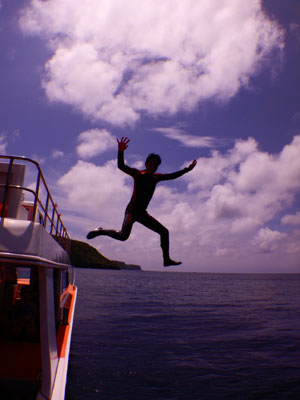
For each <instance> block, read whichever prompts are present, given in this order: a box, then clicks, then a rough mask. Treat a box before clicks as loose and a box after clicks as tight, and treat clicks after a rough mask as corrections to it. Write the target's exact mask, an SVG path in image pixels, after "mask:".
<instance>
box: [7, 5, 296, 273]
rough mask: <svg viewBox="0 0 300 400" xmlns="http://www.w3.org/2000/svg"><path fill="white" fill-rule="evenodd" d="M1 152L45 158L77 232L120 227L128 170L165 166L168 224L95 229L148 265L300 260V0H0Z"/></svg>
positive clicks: (160, 192) (104, 248)
mask: <svg viewBox="0 0 300 400" xmlns="http://www.w3.org/2000/svg"><path fill="white" fill-rule="evenodd" d="M0 46H1V52H0V153H2V154H10V155H22V156H26V157H30V158H34V159H35V160H37V161H38V162H39V163H40V165H41V168H42V171H43V173H44V176H45V178H46V181H47V183H48V186H49V188H50V190H51V193H52V195H53V197H54V199H55V200H56V201H57V203H58V208H59V210H60V212H61V214H62V219H63V221H64V223H65V225H66V226H67V228H68V232H69V234H70V236H71V237H72V238H73V239H77V240H82V241H87V240H86V234H87V232H88V231H90V230H91V229H94V228H96V227H98V226H102V227H104V228H110V229H117V230H118V229H120V228H121V224H122V220H123V216H124V211H125V208H126V205H127V203H128V202H129V200H130V196H131V192H132V187H133V181H132V178H131V177H130V176H127V175H126V174H124V173H122V172H121V171H120V170H118V168H117V162H116V157H117V141H116V139H117V138H121V137H122V136H126V137H128V138H130V143H129V147H128V149H127V150H126V152H125V160H126V163H127V164H128V165H130V166H133V167H135V168H139V169H142V168H143V165H144V161H145V159H146V157H147V155H148V154H149V153H152V152H154V153H158V154H160V156H161V158H162V164H161V165H160V168H159V172H162V173H166V172H173V171H177V170H179V169H181V168H183V167H186V166H187V165H189V163H190V162H191V161H192V160H193V159H196V160H197V166H196V167H195V169H194V170H193V171H191V172H189V173H188V174H186V175H184V176H183V177H181V178H179V179H177V180H174V181H170V182H163V183H160V184H159V185H158V186H157V189H156V192H155V194H154V197H153V199H152V201H151V203H150V205H149V207H148V212H149V213H150V214H151V215H153V216H154V217H155V218H157V219H158V220H159V221H161V222H162V223H163V224H164V225H165V226H166V227H167V228H168V229H169V232H170V252H171V257H172V258H174V259H175V260H180V261H182V265H180V266H177V267H170V268H169V269H166V268H164V267H163V266H162V256H161V249H160V245H159V236H158V235H157V234H155V233H154V232H151V231H149V230H147V229H146V228H145V227H143V226H141V225H139V224H138V223H136V224H135V225H134V227H133V230H132V234H131V236H130V238H129V239H128V241H126V242H118V241H115V240H113V239H111V238H107V237H98V238H96V239H93V240H92V241H87V242H88V243H89V244H91V245H93V246H94V247H96V248H97V249H98V250H99V251H100V252H101V253H102V254H103V255H104V256H106V257H108V258H110V259H114V260H122V261H125V262H126V263H129V264H139V265H141V266H142V268H143V269H144V270H157V271H166V270H168V271H170V270H172V271H179V272H237V273H248V272H249V273H258V272H266V273H274V272H275V273H293V272H297V273H299V272H300V73H299V71H300V2H299V0H286V1H282V0H265V1H258V0H247V1H246V2H245V1H240V0H214V1H211V0H198V1H195V0H185V1H180V0H159V1H158V0H130V1H128V0H114V1H112V0H82V1H77V0H46V1H41V0H32V1H29V0H0Z"/></svg>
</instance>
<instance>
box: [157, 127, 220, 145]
mask: <svg viewBox="0 0 300 400" xmlns="http://www.w3.org/2000/svg"><path fill="white" fill-rule="evenodd" d="M154 130H155V131H157V132H161V133H163V134H164V135H165V136H166V137H167V138H169V139H173V140H178V141H179V142H180V143H181V144H182V145H183V146H186V147H219V146H223V145H224V144H225V140H224V139H216V138H214V137H212V136H198V135H197V136H196V135H189V134H187V133H185V132H184V131H183V130H182V129H179V128H176V127H173V128H156V129H154Z"/></svg>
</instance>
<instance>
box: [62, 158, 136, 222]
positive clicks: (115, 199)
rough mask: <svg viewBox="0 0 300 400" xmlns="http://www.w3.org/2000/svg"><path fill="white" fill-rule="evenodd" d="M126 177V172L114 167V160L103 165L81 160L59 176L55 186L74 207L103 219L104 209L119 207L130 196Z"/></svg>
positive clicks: (106, 216)
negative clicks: (60, 189)
mask: <svg viewBox="0 0 300 400" xmlns="http://www.w3.org/2000/svg"><path fill="white" fill-rule="evenodd" d="M125 179H126V175H125V174H123V173H121V172H119V171H118V169H117V167H116V160H112V161H109V162H107V163H106V164H105V165H103V166H96V165H95V164H92V163H88V162H85V161H81V160H80V161H78V162H77V163H76V164H75V165H74V166H73V167H72V168H71V169H70V170H69V171H68V172H67V173H66V174H65V175H63V176H62V177H61V178H60V179H59V181H58V185H59V186H60V187H61V188H62V190H63V192H64V193H66V195H67V198H68V202H69V205H70V207H72V208H73V210H76V211H77V212H81V213H83V214H85V215H90V214H92V215H94V216H95V218H96V219H97V218H101V216H102V217H103V218H104V219H106V218H108V217H109V213H108V211H107V210H111V209H113V208H119V207H121V204H122V203H124V201H125V202H126V198H128V196H129V188H128V187H127V186H126V184H125ZM123 207H124V204H123ZM122 211H123V210H122Z"/></svg>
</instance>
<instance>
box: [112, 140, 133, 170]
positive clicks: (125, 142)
mask: <svg viewBox="0 0 300 400" xmlns="http://www.w3.org/2000/svg"><path fill="white" fill-rule="evenodd" d="M117 142H118V168H119V169H120V170H121V171H123V172H125V173H126V174H128V175H131V176H134V174H135V171H136V170H135V169H134V168H130V167H128V165H125V162H124V151H125V150H126V149H127V147H128V143H129V142H130V140H129V139H128V138H127V137H122V138H121V140H119V139H117Z"/></svg>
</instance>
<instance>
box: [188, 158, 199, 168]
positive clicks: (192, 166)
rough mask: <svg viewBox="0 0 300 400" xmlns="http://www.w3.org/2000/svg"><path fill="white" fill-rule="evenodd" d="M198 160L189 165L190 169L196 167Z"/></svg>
mask: <svg viewBox="0 0 300 400" xmlns="http://www.w3.org/2000/svg"><path fill="white" fill-rule="evenodd" d="M196 164H197V161H196V160H194V161H193V162H192V163H191V164H190V165H189V166H188V170H189V171H191V170H192V169H194V168H195V167H196Z"/></svg>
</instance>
